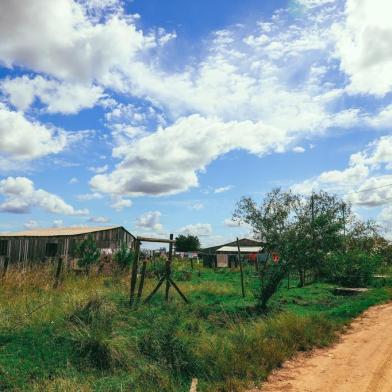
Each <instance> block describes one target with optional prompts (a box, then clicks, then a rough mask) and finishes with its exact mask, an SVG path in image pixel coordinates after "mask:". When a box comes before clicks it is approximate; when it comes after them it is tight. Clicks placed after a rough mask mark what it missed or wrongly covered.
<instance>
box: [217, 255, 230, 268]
mask: <svg viewBox="0 0 392 392" xmlns="http://www.w3.org/2000/svg"><path fill="white" fill-rule="evenodd" d="M216 266H217V267H218V268H219V267H228V266H229V257H228V255H223V254H219V253H218V254H217V255H216Z"/></svg>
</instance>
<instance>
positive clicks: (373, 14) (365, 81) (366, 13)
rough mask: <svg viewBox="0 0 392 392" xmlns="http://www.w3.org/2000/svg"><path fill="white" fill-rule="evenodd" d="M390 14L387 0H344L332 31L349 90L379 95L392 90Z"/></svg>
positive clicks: (391, 8) (389, 3) (391, 13)
mask: <svg viewBox="0 0 392 392" xmlns="http://www.w3.org/2000/svg"><path fill="white" fill-rule="evenodd" d="M390 15H392V3H391V1H390V0H360V1H359V0H347V2H346V9H345V19H344V21H343V23H342V24H340V25H338V26H336V30H335V33H336V36H337V55H338V57H339V59H340V61H341V68H342V70H343V71H344V72H345V73H346V74H347V75H348V76H349V78H350V84H349V86H348V91H349V92H351V93H364V94H374V95H378V96H383V95H385V94H387V93H388V92H390V91H391V90H392V46H391V42H392V23H391V18H390Z"/></svg>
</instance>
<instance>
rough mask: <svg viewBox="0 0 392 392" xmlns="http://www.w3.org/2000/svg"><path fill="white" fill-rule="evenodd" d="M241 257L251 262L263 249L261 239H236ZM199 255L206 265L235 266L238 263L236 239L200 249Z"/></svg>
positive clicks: (214, 266) (218, 266)
mask: <svg viewBox="0 0 392 392" xmlns="http://www.w3.org/2000/svg"><path fill="white" fill-rule="evenodd" d="M238 243H239V246H240V254H241V258H243V259H247V260H249V262H253V261H255V260H256V258H257V257H259V256H260V255H261V254H262V253H263V250H264V246H265V244H264V243H263V242H261V241H256V240H251V239H248V238H242V239H240V240H238ZM200 257H201V258H202V259H203V264H204V266H206V267H213V268H224V267H236V266H237V265H238V246H237V241H233V242H229V243H227V244H223V245H217V246H212V247H210V248H204V249H201V251H200Z"/></svg>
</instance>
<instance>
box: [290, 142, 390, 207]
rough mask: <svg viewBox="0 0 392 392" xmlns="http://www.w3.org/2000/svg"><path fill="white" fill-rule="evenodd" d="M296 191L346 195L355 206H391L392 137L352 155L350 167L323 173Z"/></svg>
mask: <svg viewBox="0 0 392 392" xmlns="http://www.w3.org/2000/svg"><path fill="white" fill-rule="evenodd" d="M292 189H293V190H294V191H296V192H299V193H310V192H312V191H314V190H318V189H325V190H329V191H332V192H337V193H345V194H347V198H348V199H349V200H350V201H351V202H352V203H354V204H358V205H363V206H369V207H371V206H377V205H383V204H386V203H388V202H389V201H390V199H392V136H389V135H388V136H383V137H380V138H379V139H377V140H375V141H374V142H372V143H370V144H369V145H368V146H367V147H366V148H365V149H364V150H363V151H360V152H357V153H355V154H352V155H351V156H350V159H349V164H348V167H347V168H345V169H343V170H330V171H326V172H323V173H321V174H320V175H319V176H317V177H315V178H310V179H308V180H305V181H303V182H301V183H298V184H295V185H294V186H293V187H292ZM367 189H370V191H367Z"/></svg>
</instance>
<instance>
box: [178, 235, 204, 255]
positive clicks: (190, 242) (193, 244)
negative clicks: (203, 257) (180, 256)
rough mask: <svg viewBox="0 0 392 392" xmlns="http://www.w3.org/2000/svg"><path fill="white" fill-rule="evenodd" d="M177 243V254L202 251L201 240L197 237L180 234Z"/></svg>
mask: <svg viewBox="0 0 392 392" xmlns="http://www.w3.org/2000/svg"><path fill="white" fill-rule="evenodd" d="M175 241H176V243H175V247H176V251H177V252H197V251H198V250H199V249H200V240H199V238H198V237H197V236H195V235H190V234H189V235H183V234H180V235H179V236H178V237H176V240H175Z"/></svg>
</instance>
